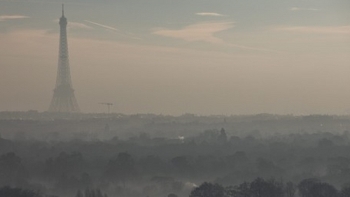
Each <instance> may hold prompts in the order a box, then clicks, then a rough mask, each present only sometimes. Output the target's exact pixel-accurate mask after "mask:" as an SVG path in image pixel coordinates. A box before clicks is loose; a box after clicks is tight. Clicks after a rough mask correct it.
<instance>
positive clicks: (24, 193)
mask: <svg viewBox="0 0 350 197" xmlns="http://www.w3.org/2000/svg"><path fill="white" fill-rule="evenodd" d="M0 196H1V197H41V196H42V195H41V194H40V193H39V192H34V191H32V190H24V189H21V188H11V187H3V188H1V189H0Z"/></svg>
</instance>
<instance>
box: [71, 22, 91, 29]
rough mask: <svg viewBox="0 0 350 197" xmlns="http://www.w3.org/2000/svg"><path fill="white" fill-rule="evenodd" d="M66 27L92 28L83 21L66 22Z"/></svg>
mask: <svg viewBox="0 0 350 197" xmlns="http://www.w3.org/2000/svg"><path fill="white" fill-rule="evenodd" d="M68 28H72V29H92V27H90V26H88V25H86V24H84V23H77V22H68Z"/></svg>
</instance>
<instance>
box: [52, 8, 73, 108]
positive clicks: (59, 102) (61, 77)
mask: <svg viewBox="0 0 350 197" xmlns="http://www.w3.org/2000/svg"><path fill="white" fill-rule="evenodd" d="M59 24H60V43H59V44H60V46H59V54H58V68H57V78H56V87H55V89H54V93H53V97H52V100H51V105H50V108H49V111H50V112H64V113H74V112H80V109H79V106H78V102H77V100H76V98H75V96H74V89H73V87H72V79H71V75H70V67H69V58H68V42H67V18H66V17H65V16H64V5H63V4H62V17H61V18H60V22H59Z"/></svg>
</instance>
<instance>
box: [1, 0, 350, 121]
mask: <svg viewBox="0 0 350 197" xmlns="http://www.w3.org/2000/svg"><path fill="white" fill-rule="evenodd" d="M61 3H62V1H56V0H0V69H1V72H0V111H4V110H30V109H34V110H39V111H45V110H47V109H48V107H49V104H50V101H51V98H52V94H53V89H54V87H55V82H56V72H57V59H58V41H59V35H58V33H59V25H58V19H59V17H60V16H61ZM63 3H65V16H66V17H67V18H68V22H69V26H68V27H69V29H68V43H69V55H70V65H71V75H72V81H73V87H74V89H75V96H76V98H77V100H78V103H79V105H80V108H81V109H82V111H83V112H106V111H107V110H106V106H102V105H100V104H99V103H100V102H112V103H114V106H113V108H112V111H113V112H121V113H127V114H131V113H156V114H173V115H179V114H183V113H195V114H204V115H207V114H227V115H229V114H252V113H278V114H291V113H293V114H310V113H322V114H344V113H348V112H349V111H350V110H349V109H350V1H349V0H260V1H259V0H98V1H96V0H72V1H67V0H66V1H63Z"/></svg>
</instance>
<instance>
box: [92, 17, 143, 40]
mask: <svg viewBox="0 0 350 197" xmlns="http://www.w3.org/2000/svg"><path fill="white" fill-rule="evenodd" d="M85 22H88V23H91V24H94V25H97V26H100V27H103V28H105V29H108V30H112V31H115V32H118V33H119V34H120V35H122V36H124V37H128V38H132V39H135V40H141V38H140V37H137V36H135V35H134V34H132V33H128V32H126V33H125V32H122V31H120V30H119V29H117V28H114V27H111V26H108V25H104V24H101V23H96V22H93V21H89V20H85Z"/></svg>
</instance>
